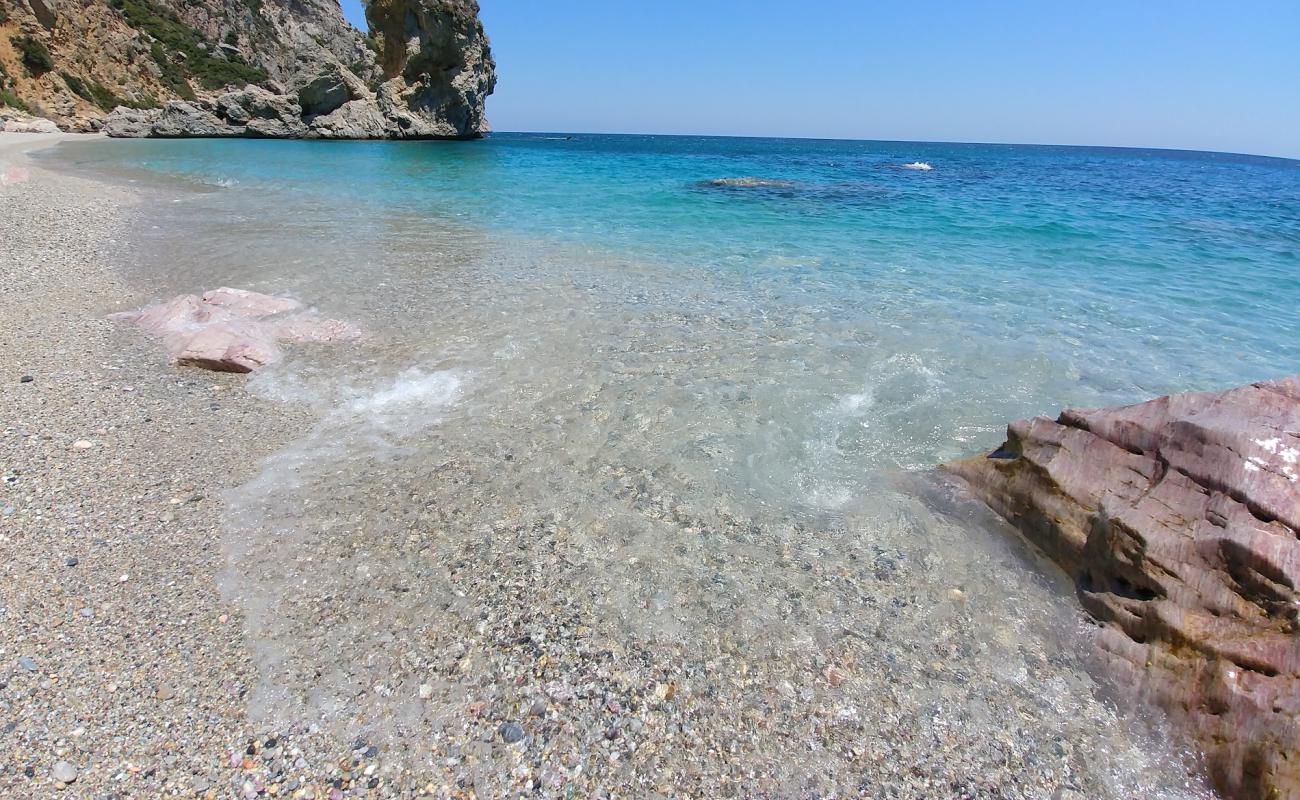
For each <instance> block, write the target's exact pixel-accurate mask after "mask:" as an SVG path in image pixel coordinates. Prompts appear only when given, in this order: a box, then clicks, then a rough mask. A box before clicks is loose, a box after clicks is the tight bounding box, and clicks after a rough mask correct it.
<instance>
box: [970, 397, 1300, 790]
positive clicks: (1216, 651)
mask: <svg viewBox="0 0 1300 800" xmlns="http://www.w3.org/2000/svg"><path fill="white" fill-rule="evenodd" d="M946 469H948V470H949V471H950V472H952V473H955V474H956V475H958V476H960V477H961V478H962V479H964V480H965V481H966V483H967V484H968V485H969V486H970V488H971V489H972V490H973V491H974V492H975V494H977V495H978V496H979V497H981V498H982V499H983V500H984V501H985V502H987V503H988V504H989V506H990V507H992V508H993V509H994V510H995V511H997V512H998V513H1000V514H1001V515H1002V516H1004V517H1006V518H1007V519H1008V520H1009V521H1010V522H1012V523H1013V524H1014V525H1016V526H1017V527H1018V528H1019V529H1020V530H1021V531H1022V532H1023V533H1024V534H1025V535H1026V536H1027V537H1028V538H1029V539H1031V540H1032V541H1033V542H1035V543H1036V544H1037V545H1038V546H1039V547H1041V548H1042V549H1043V550H1044V551H1046V552H1047V554H1048V555H1049V556H1050V557H1051V558H1053V559H1054V560H1055V561H1056V562H1057V563H1058V564H1060V565H1061V567H1062V568H1064V569H1065V570H1066V571H1067V572H1068V573H1070V575H1071V576H1072V577H1073V578H1074V579H1075V582H1076V585H1077V587H1078V593H1079V598H1080V600H1081V601H1082V603H1083V606H1084V608H1085V609H1086V610H1087V611H1088V613H1089V614H1091V615H1092V617H1094V618H1095V619H1096V620H1097V622H1098V623H1099V624H1100V625H1101V628H1102V631H1101V636H1100V637H1099V641H1100V644H1101V647H1102V649H1103V651H1104V652H1105V654H1106V655H1107V657H1108V661H1110V662H1111V664H1112V665H1113V666H1114V668H1115V669H1116V670H1117V671H1118V673H1119V676H1120V679H1121V681H1122V682H1125V683H1129V684H1131V685H1133V686H1136V687H1138V688H1139V689H1141V690H1142V691H1143V692H1144V693H1145V694H1146V695H1147V696H1149V697H1151V698H1153V699H1154V700H1155V701H1156V702H1157V703H1158V704H1159V705H1161V706H1162V707H1164V708H1165V709H1166V710H1167V711H1168V712H1169V713H1170V714H1171V716H1173V717H1174V718H1175V719H1176V720H1177V721H1180V722H1182V723H1184V724H1185V726H1186V727H1187V728H1188V729H1189V730H1190V731H1191V733H1192V734H1193V735H1194V737H1195V738H1196V739H1197V740H1198V741H1199V742H1200V744H1201V746H1202V748H1203V749H1204V751H1205V754H1206V757H1207V764H1208V767H1209V769H1210V774H1211V778H1212V780H1213V781H1214V783H1215V785H1216V786H1217V788H1218V789H1219V790H1220V791H1221V792H1222V793H1223V794H1224V795H1225V796H1227V797H1230V798H1249V799H1250V800H1255V799H1256V798H1258V799H1260V800H1263V799H1264V798H1283V797H1300V622H1298V621H1297V616H1298V614H1300V593H1298V592H1297V588H1296V587H1297V585H1298V583H1300V540H1298V539H1297V532H1300V376H1293V377H1290V378H1284V379H1282V380H1278V381H1272V382H1268V383H1257V384H1252V385H1250V386H1243V387H1241V388H1238V389H1232V390H1230V391H1226V392H1201V393H1194V394H1183V395H1175V396H1173V397H1161V398H1159V399H1156V400H1152V401H1150V402H1146V403H1140V404H1138V405H1133V406H1125V407H1122V408H1113V409H1075V410H1068V411H1066V412H1064V413H1063V414H1061V416H1060V417H1059V418H1058V419H1057V420H1056V421H1052V420H1050V419H1047V418H1045V417H1038V418H1035V419H1031V420H1024V421H1021V422H1017V423H1014V424H1012V425H1011V426H1010V428H1009V429H1008V433H1007V442H1006V444H1004V445H1003V446H1002V447H1001V448H999V449H998V450H997V451H995V452H994V453H992V454H990V455H989V456H987V457H983V458H973V459H968V460H966V461H960V462H957V463H955V464H951V465H948V466H947V467H946Z"/></svg>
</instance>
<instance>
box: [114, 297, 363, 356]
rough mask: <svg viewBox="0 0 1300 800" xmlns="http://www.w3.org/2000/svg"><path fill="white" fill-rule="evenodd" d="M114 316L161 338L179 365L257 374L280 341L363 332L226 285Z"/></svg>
mask: <svg viewBox="0 0 1300 800" xmlns="http://www.w3.org/2000/svg"><path fill="white" fill-rule="evenodd" d="M109 318H110V319H115V320H120V321H124V322H131V323H134V324H135V325H136V326H138V327H140V328H142V329H144V330H145V331H147V332H149V333H151V334H153V335H155V336H159V337H161V338H162V339H163V342H164V343H165V344H166V346H167V350H168V352H169V353H170V354H171V356H172V358H173V360H174V361H175V362H176V363H177V364H178V365H181V366H191V367H202V368H204V369H211V370H217V371H220V372H252V371H253V370H255V369H259V368H261V367H264V366H266V365H267V364H273V363H275V362H276V361H278V360H280V357H281V352H280V347H279V344H278V342H279V341H280V340H288V341H292V342H320V343H328V342H347V341H353V340H355V339H358V338H360V336H361V331H360V330H359V329H357V327H356V326H354V325H351V324H349V323H347V322H342V321H340V320H334V319H326V318H324V317H321V316H320V315H318V314H316V313H315V312H312V311H303V310H302V304H301V303H299V302H298V301H297V300H292V299H290V298H287V297H273V296H271V295H266V294H260V293H258V292H249V291H246V290H244V289H230V288H224V287H223V288H221V289H214V290H212V291H210V292H207V293H205V294H204V295H203V296H202V297H198V296H196V295H192V294H187V295H181V296H180V297H175V298H172V299H171V300H168V301H166V302H164V303H159V304H157V305H154V306H150V307H149V308H145V309H142V310H140V311H129V312H126V313H122V314H112V315H110V317H109Z"/></svg>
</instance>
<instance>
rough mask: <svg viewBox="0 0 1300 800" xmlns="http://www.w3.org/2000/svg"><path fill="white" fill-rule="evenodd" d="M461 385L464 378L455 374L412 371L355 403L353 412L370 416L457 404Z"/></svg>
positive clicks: (352, 405)
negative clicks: (384, 412)
mask: <svg viewBox="0 0 1300 800" xmlns="http://www.w3.org/2000/svg"><path fill="white" fill-rule="evenodd" d="M460 385H461V379H460V376H459V375H458V374H456V373H455V372H451V371H441V372H429V373H426V372H423V371H421V370H419V369H408V370H407V371H405V372H403V373H402V374H401V375H399V376H398V377H397V378H396V379H394V380H393V381H392V383H390V384H388V385H387V386H385V387H384V388H382V389H378V390H376V391H375V392H374V393H372V394H370V395H366V396H363V397H359V398H357V399H356V400H354V401H353V402H352V404H351V410H352V411H353V412H355V413H358V414H366V413H373V412H383V411H388V410H394V409H411V408H415V407H421V408H438V407H441V406H445V405H447V404H449V403H452V402H454V401H455V399H456V397H457V395H458V394H459V393H460Z"/></svg>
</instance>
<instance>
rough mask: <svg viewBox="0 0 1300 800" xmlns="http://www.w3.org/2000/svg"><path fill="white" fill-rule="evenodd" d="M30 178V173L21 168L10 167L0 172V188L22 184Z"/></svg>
mask: <svg viewBox="0 0 1300 800" xmlns="http://www.w3.org/2000/svg"><path fill="white" fill-rule="evenodd" d="M30 177H31V173H29V172H28V171H27V170H26V169H24V168H23V167H10V168H9V169H7V170H5V171H4V172H0V186H9V185H11V184H15V183H22V182H23V181H25V180H27V179H28V178H30Z"/></svg>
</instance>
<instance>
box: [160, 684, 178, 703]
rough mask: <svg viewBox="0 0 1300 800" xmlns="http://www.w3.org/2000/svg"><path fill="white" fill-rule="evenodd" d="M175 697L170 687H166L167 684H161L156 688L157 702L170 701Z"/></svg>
mask: <svg viewBox="0 0 1300 800" xmlns="http://www.w3.org/2000/svg"><path fill="white" fill-rule="evenodd" d="M175 696H176V692H175V691H173V690H172V687H170V686H168V685H167V684H163V685H162V686H159V687H158V699H159V700H170V699H172V698H173V697H175Z"/></svg>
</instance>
